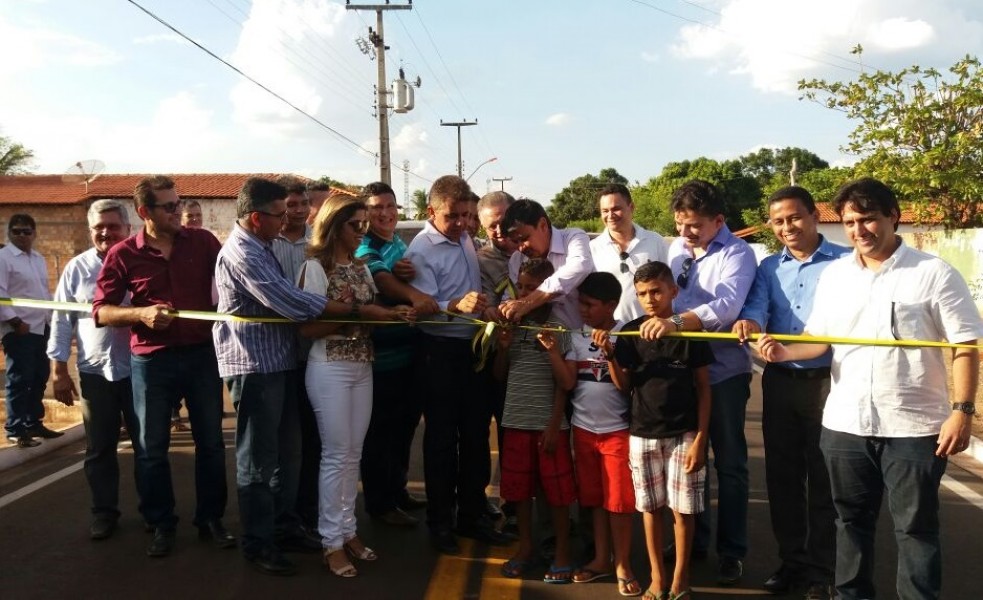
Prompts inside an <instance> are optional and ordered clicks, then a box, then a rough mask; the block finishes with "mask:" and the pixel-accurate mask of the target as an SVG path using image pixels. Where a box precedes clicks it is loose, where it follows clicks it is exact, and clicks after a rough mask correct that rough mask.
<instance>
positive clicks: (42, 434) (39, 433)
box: [27, 423, 65, 440]
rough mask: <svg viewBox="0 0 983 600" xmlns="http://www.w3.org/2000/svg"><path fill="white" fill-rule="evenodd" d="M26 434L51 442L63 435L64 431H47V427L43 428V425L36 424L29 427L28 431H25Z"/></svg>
mask: <svg viewBox="0 0 983 600" xmlns="http://www.w3.org/2000/svg"><path fill="white" fill-rule="evenodd" d="M27 433H28V434H29V435H32V436H34V437H39V438H43V439H46V440H51V439H54V438H58V437H61V436H63V435H65V432H64V431H55V430H54V429H48V428H47V427H45V426H44V424H43V423H38V424H37V425H35V426H34V427H31V428H30V429H28V430H27Z"/></svg>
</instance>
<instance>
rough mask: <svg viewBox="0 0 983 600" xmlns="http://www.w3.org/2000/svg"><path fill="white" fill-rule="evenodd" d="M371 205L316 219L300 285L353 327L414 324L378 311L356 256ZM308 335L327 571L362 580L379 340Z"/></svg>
mask: <svg viewBox="0 0 983 600" xmlns="http://www.w3.org/2000/svg"><path fill="white" fill-rule="evenodd" d="M368 225H369V222H368V220H367V214H366V208H365V203H364V202H362V201H360V200H358V199H356V198H352V197H346V196H335V197H333V198H330V199H328V200H327V201H325V203H324V204H322V205H321V208H320V210H319V211H318V213H317V216H316V217H315V219H314V232H313V234H312V236H311V242H310V245H309V246H308V255H309V256H310V257H311V258H310V259H309V260H308V261H307V262H305V263H304V266H303V268H302V269H301V273H300V276H299V281H298V283H299V285H300V286H301V287H302V288H303V289H305V290H307V291H309V292H315V293H318V294H324V295H325V296H327V297H328V299H329V300H331V301H333V302H332V305H331V306H329V312H331V313H333V314H337V315H338V316H341V317H343V319H344V320H346V321H358V320H360V319H364V320H368V321H389V320H397V319H403V320H405V319H412V318H413V316H414V315H413V311H412V309H410V308H409V307H405V306H403V307H397V308H386V307H383V306H379V305H377V304H373V301H374V299H375V294H376V289H375V284H374V283H373V281H372V275H371V274H370V273H369V271H368V268H367V267H366V266H365V265H364V264H363V263H362V262H361V261H359V260H358V259H356V258H355V257H354V253H355V250H356V249H357V248H358V246H359V244H360V243H361V241H362V237H363V236H364V235H365V232H366V231H367V230H368ZM301 333H302V334H303V335H305V336H307V337H310V338H315V340H314V343H313V345H312V347H311V352H310V355H309V357H308V362H307V374H306V384H307V395H308V397H309V398H310V401H311V407H312V408H313V409H314V416H315V418H316V420H317V425H318V429H319V430H320V433H321V472H320V482H319V487H318V491H319V497H320V500H319V502H320V506H319V513H320V514H319V516H318V533H319V534H320V535H321V545H322V546H323V547H324V564H325V566H327V567H328V569H330V570H331V572H332V573H334V574H335V575H338V576H340V577H354V576H355V575H357V574H358V571H357V570H356V569H355V567H354V565H352V563H351V559H350V558H349V557H351V558H358V559H360V560H376V558H377V556H376V554H375V552H373V551H372V549H371V548H369V547H367V546H366V545H365V544H364V543H363V542H362V540H361V539H359V537H358V533H357V531H356V524H355V496H356V495H357V493H358V492H357V488H358V473H359V461H360V460H361V457H362V441H363V440H364V438H365V432H366V430H368V427H369V419H370V417H371V415H372V341H371V340H370V338H369V326H368V325H362V324H359V323H344V324H339V323H325V322H311V323H305V324H303V325H301Z"/></svg>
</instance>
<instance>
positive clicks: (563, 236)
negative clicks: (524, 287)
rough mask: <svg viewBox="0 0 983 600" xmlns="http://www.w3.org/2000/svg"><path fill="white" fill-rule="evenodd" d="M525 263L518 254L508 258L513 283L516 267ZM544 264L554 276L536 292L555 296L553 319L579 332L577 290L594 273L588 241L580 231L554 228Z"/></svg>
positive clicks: (517, 273) (517, 278) (544, 282)
mask: <svg viewBox="0 0 983 600" xmlns="http://www.w3.org/2000/svg"><path fill="white" fill-rule="evenodd" d="M528 260H529V257H528V256H526V255H525V254H523V253H521V252H516V253H515V254H513V255H512V257H511V258H509V277H510V278H511V279H512V281H513V282H515V281H518V280H519V267H520V266H521V265H522V263H524V262H526V261H528ZM546 260H548V261H550V264H552V265H553V269H554V271H553V274H552V275H550V276H549V277H547V278H546V279H545V280H544V281H543V283H542V284H541V285H540V286H539V287H538V288H536V289H538V290H539V291H541V292H545V293H547V294H555V295H556V298H554V299H553V301H552V304H553V311H554V312H555V313H556V316H557V317H558V318H559V319H560V321H561V322H562V323H563V324H564V325H566V326H567V327H570V328H571V329H579V328H580V326H581V325H583V322H582V321H581V320H580V307H579V306H577V286H578V285H580V282H581V281H583V280H584V278H585V277H587V275H589V274H590V273H591V272H592V271H593V270H594V260H593V259H592V258H591V255H590V238H589V237H587V234H586V233H584V232H583V230H580V229H573V228H571V229H557V228H556V227H553V228H552V233H551V234H550V249H549V252H548V253H547V255H546Z"/></svg>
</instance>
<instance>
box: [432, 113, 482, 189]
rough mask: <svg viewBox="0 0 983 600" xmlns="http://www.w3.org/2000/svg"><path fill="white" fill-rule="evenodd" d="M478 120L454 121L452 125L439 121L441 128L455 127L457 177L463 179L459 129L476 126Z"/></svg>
mask: <svg viewBox="0 0 983 600" xmlns="http://www.w3.org/2000/svg"><path fill="white" fill-rule="evenodd" d="M477 124H478V119H475V120H474V121H468V120H467V119H465V120H463V121H455V122H453V123H444V120H443V119H441V120H440V126H441V127H457V176H458V177H464V173H463V171H464V163H462V162H461V128H462V127H468V126H469V125H477Z"/></svg>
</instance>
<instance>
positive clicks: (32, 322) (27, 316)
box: [0, 244, 51, 336]
mask: <svg viewBox="0 0 983 600" xmlns="http://www.w3.org/2000/svg"><path fill="white" fill-rule="evenodd" d="M0 297H3V298H29V299H31V300H51V292H49V291H48V266H47V265H46V264H45V262H44V257H43V256H41V255H40V254H38V253H37V252H36V251H34V250H31V252H30V253H27V252H24V251H23V250H21V249H20V248H18V247H17V246H15V245H13V244H7V245H6V246H4V247H3V248H0ZM15 317H20V318H21V320H22V321H24V322H25V323H27V324H28V326H30V328H31V333H36V334H37V335H44V328H45V327H46V326H47V325H48V322H49V321H50V320H51V311H50V310H46V309H43V308H25V307H21V306H0V321H2V323H0V336H2V335H7V334H8V333H10V332H11V331H13V328H12V327H11V326H10V325H7V323H6V321H8V320H10V319H13V318H15Z"/></svg>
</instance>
